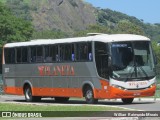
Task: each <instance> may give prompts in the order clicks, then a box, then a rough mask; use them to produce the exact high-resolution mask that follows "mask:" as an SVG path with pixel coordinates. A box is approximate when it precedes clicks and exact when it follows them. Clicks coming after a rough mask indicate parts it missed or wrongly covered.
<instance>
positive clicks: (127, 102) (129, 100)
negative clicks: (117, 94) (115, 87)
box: [122, 98, 134, 104]
mask: <svg viewBox="0 0 160 120" xmlns="http://www.w3.org/2000/svg"><path fill="white" fill-rule="evenodd" d="M133 100H134V98H122V102H123V103H124V104H131V103H132V102H133Z"/></svg>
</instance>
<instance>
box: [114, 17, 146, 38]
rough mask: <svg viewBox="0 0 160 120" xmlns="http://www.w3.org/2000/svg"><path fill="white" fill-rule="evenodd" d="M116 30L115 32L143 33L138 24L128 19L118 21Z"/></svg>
mask: <svg viewBox="0 0 160 120" xmlns="http://www.w3.org/2000/svg"><path fill="white" fill-rule="evenodd" d="M116 32H117V33H128V34H138V35H144V31H143V29H142V28H141V27H140V26H138V25H136V24H134V23H131V22H130V21H128V20H121V21H119V22H118V24H117V28H116Z"/></svg>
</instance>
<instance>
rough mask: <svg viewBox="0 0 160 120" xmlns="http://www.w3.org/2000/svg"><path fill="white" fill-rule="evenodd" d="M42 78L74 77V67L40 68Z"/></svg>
mask: <svg viewBox="0 0 160 120" xmlns="http://www.w3.org/2000/svg"><path fill="white" fill-rule="evenodd" d="M38 70H39V75H40V76H59V75H61V76H74V75H75V72H74V67H73V66H70V65H62V66H53V67H52V66H38Z"/></svg>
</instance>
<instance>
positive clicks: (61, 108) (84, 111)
mask: <svg viewBox="0 0 160 120" xmlns="http://www.w3.org/2000/svg"><path fill="white" fill-rule="evenodd" d="M125 110H126V109H123V108H118V107H108V106H93V105H82V106H80V105H78V106H70V105H35V104H34V105H24V104H11V103H0V111H3V112H4V111H5V112H7V111H9V112H12V113H41V114H42V116H43V117H93V116H95V117H96V116H101V115H103V114H104V112H105V111H125ZM0 113H1V112H0Z"/></svg>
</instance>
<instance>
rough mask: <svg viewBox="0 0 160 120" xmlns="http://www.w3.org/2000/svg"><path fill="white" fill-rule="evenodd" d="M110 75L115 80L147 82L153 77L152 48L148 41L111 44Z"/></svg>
mask: <svg viewBox="0 0 160 120" xmlns="http://www.w3.org/2000/svg"><path fill="white" fill-rule="evenodd" d="M111 54H112V75H111V77H112V78H114V79H117V80H124V81H131V80H133V79H137V80H138V79H139V80H143V79H144V80H149V79H150V78H152V77H154V76H155V66H154V59H153V53H152V48H151V45H150V42H149V41H132V42H131V41H130V42H113V43H112V45H111Z"/></svg>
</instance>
